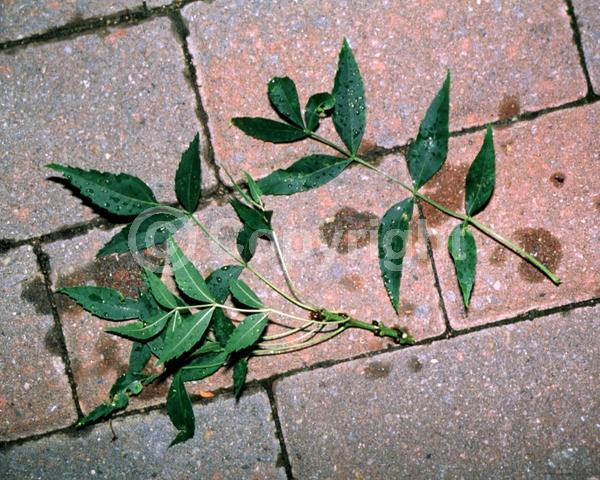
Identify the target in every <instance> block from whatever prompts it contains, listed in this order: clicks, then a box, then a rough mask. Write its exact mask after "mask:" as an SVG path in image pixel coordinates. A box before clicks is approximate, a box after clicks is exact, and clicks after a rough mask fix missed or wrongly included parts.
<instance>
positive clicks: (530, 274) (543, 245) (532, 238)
mask: <svg viewBox="0 0 600 480" xmlns="http://www.w3.org/2000/svg"><path fill="white" fill-rule="evenodd" d="M513 238H514V239H515V240H516V242H517V243H518V244H519V245H521V247H523V248H524V249H525V250H526V251H527V252H529V253H530V254H532V255H533V256H534V257H536V258H537V259H538V260H539V261H540V262H542V263H543V264H544V265H546V267H548V268H549V269H550V270H551V271H553V272H556V269H557V268H558V266H559V265H560V261H561V260H562V256H563V253H562V245H561V243H560V241H559V240H558V238H556V237H555V236H554V235H552V234H551V233H550V232H549V231H548V230H545V229H543V228H522V229H520V230H517V231H516V232H515V233H514V235H513ZM519 275H520V276H521V278H523V280H525V281H527V282H530V283H540V282H542V281H544V279H545V278H546V277H545V275H544V274H543V273H542V272H540V271H539V270H538V269H537V268H535V267H534V266H533V265H531V264H530V263H529V262H526V261H525V260H523V261H521V262H520V263H519Z"/></svg>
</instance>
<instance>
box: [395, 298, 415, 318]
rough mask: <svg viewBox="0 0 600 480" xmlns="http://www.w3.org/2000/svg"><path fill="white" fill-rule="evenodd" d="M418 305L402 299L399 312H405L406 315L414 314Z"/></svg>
mask: <svg viewBox="0 0 600 480" xmlns="http://www.w3.org/2000/svg"><path fill="white" fill-rule="evenodd" d="M416 308H417V306H416V305H415V304H414V303H411V302H405V301H401V302H400V305H399V306H398V313H403V314H404V315H412V314H413V312H414V311H415V309H416Z"/></svg>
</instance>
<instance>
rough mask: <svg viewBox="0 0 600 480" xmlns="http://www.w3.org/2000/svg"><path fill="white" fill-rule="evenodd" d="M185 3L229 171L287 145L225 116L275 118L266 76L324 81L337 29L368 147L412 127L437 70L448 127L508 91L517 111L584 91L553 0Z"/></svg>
mask: <svg viewBox="0 0 600 480" xmlns="http://www.w3.org/2000/svg"><path fill="white" fill-rule="evenodd" d="M183 13H184V16H185V18H186V19H187V21H188V24H189V28H190V31H191V32H192V33H191V37H190V49H191V51H192V54H193V56H194V62H195V64H196V66H197V69H198V72H199V83H200V89H201V92H202V95H203V96H204V98H205V108H206V110H207V113H208V117H209V120H210V128H211V131H212V135H213V140H214V148H215V153H216V157H217V160H218V161H219V162H221V163H222V164H224V165H225V166H227V167H228V168H229V169H230V170H232V171H235V172H237V170H238V169H239V167H243V168H249V166H251V167H252V169H254V170H255V171H256V172H260V173H261V174H264V173H265V172H266V171H267V169H268V168H269V167H271V166H272V165H273V164H275V165H278V166H279V165H282V164H285V163H286V162H285V160H286V159H288V158H289V157H290V156H292V155H294V153H296V152H297V150H296V149H295V147H294V146H276V147H274V146H273V145H265V144H262V143H261V142H259V141H256V140H253V139H250V138H248V137H245V136H244V135H243V134H242V133H241V132H240V131H238V130H237V129H235V128H234V127H232V126H230V124H229V120H230V119H231V117H235V116H260V115H262V116H264V115H269V116H271V117H275V115H274V114H273V113H272V111H271V110H270V108H269V103H268V100H267V97H266V84H267V81H268V80H269V79H270V78H271V77H274V76H283V75H288V76H290V77H292V78H293V79H294V80H295V81H296V83H297V84H298V90H299V93H300V98H301V99H302V101H303V102H306V100H307V99H308V96H309V95H311V94H313V93H316V92H321V91H329V90H330V89H331V86H332V85H333V78H334V75H335V69H336V63H337V54H338V52H339V48H340V45H341V43H342V39H343V38H344V37H347V38H348V40H349V41H350V44H351V45H352V47H353V49H354V50H355V55H356V58H357V61H358V64H359V66H360V68H361V72H362V75H363V78H364V80H365V89H366V98H367V106H368V112H367V130H366V132H365V137H364V139H365V142H366V143H368V144H371V145H379V146H383V147H392V146H395V145H400V144H402V143H404V142H406V140H407V139H409V138H411V137H415V136H416V134H417V129H418V125H419V121H420V119H421V118H422V116H423V114H424V112H425V110H426V109H427V106H428V105H429V102H430V101H431V99H432V98H433V96H434V95H435V93H436V92H437V90H438V89H439V88H440V86H441V84H442V82H443V79H444V76H445V74H446V70H447V69H450V70H451V71H452V75H453V87H452V93H453V94H452V96H451V100H452V110H453V115H452V117H451V128H452V129H453V130H457V129H461V128H465V127H469V126H473V125H481V124H483V123H485V122H489V121H492V120H495V119H498V118H502V117H505V116H506V115H507V110H508V108H507V105H508V104H510V103H512V102H515V101H516V103H517V105H518V108H519V109H520V111H532V110H539V109H542V108H547V107H550V106H552V105H558V104H561V103H564V102H568V101H573V100H576V99H578V98H581V97H583V96H585V93H586V84H585V78H584V76H583V74H582V71H581V68H580V65H579V59H578V55H577V49H576V47H575V45H574V43H573V41H572V32H571V30H570V25H569V17H568V16H567V12H566V5H565V3H564V2H563V1H560V0H550V1H545V2H517V1H511V2H500V1H494V2H471V1H462V0H456V1H451V2H445V3H444V4H443V5H442V4H440V3H439V2H436V1H416V0H413V1H410V2H402V4H400V3H397V2H388V1H383V0H377V1H362V0H361V1H344V2H338V1H325V2H324V1H318V0H311V1H304V2H293V3H292V2H260V1H245V0H237V1H234V2H228V1H215V2H212V3H210V4H205V3H194V4H192V5H189V6H187V7H185V8H184V10H183ZM549 51H552V55H548V54H547V52H549ZM240 65H243V68H240ZM303 148H304V147H303Z"/></svg>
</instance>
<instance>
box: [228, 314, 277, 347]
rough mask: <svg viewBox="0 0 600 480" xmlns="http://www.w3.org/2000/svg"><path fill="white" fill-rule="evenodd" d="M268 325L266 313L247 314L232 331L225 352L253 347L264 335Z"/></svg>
mask: <svg viewBox="0 0 600 480" xmlns="http://www.w3.org/2000/svg"><path fill="white" fill-rule="evenodd" d="M266 326H267V314H266V313H255V314H253V315H249V316H247V317H246V319H245V320H244V321H243V322H242V323H240V324H239V325H238V326H237V327H236V328H235V330H234V331H233V332H232V333H231V336H230V337H229V340H228V341H227V344H226V345H225V353H233V352H239V351H240V350H244V349H246V348H249V347H251V346H252V345H254V344H255V343H256V342H257V341H258V339H259V338H260V337H261V336H262V333H263V331H264V329H265V327H266Z"/></svg>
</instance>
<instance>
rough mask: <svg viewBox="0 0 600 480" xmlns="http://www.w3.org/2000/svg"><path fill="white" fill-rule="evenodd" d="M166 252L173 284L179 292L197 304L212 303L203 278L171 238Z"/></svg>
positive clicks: (212, 300)
mask: <svg viewBox="0 0 600 480" xmlns="http://www.w3.org/2000/svg"><path fill="white" fill-rule="evenodd" d="M168 250H169V258H170V260H171V267H172V269H173V274H174V275H175V282H176V283H177V286H178V287H179V288H180V289H181V291H182V292H183V293H185V294H186V295H187V296H188V297H191V298H193V299H194V300H198V301H199V302H202V303H214V299H213V298H212V295H211V294H210V291H209V290H208V287H207V286H206V282H205V281H204V278H202V275H200V272H199V271H198V270H197V269H196V267H195V266H194V264H193V263H192V262H191V261H190V260H189V259H188V258H187V257H186V256H185V255H184V253H183V252H182V251H181V249H180V248H179V246H178V245H177V242H175V240H173V239H172V238H170V239H169V240H168Z"/></svg>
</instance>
